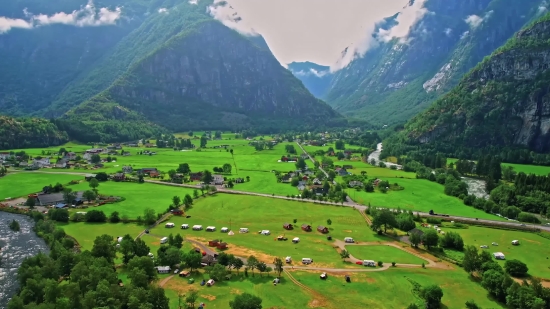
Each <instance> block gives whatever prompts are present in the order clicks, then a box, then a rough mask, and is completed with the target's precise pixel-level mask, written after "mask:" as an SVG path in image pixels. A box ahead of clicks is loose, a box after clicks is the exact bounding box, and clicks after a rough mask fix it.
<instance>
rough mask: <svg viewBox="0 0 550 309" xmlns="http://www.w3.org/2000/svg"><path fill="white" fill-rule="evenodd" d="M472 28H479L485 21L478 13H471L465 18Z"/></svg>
mask: <svg viewBox="0 0 550 309" xmlns="http://www.w3.org/2000/svg"><path fill="white" fill-rule="evenodd" d="M464 21H465V22H466V23H467V24H468V25H470V27H471V28H477V27H479V25H481V23H482V22H483V18H481V17H479V16H477V15H470V16H468V17H466V19H465V20H464Z"/></svg>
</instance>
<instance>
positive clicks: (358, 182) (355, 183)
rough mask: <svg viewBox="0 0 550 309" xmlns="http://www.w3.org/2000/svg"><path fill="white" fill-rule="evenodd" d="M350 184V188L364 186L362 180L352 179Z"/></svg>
mask: <svg viewBox="0 0 550 309" xmlns="http://www.w3.org/2000/svg"><path fill="white" fill-rule="evenodd" d="M348 186H349V187H350V188H355V187H362V186H363V183H362V182H360V181H357V180H352V181H350V182H348Z"/></svg>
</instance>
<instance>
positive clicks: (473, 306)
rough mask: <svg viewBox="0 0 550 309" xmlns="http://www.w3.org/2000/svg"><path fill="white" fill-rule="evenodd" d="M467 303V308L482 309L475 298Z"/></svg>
mask: <svg viewBox="0 0 550 309" xmlns="http://www.w3.org/2000/svg"><path fill="white" fill-rule="evenodd" d="M465 305H466V308H467V309H481V307H479V306H478V305H477V304H476V302H475V301H473V300H469V301H467V302H466V304H465Z"/></svg>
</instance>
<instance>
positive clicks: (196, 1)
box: [189, 0, 199, 4]
mask: <svg viewBox="0 0 550 309" xmlns="http://www.w3.org/2000/svg"><path fill="white" fill-rule="evenodd" d="M198 3H199V0H189V4H198Z"/></svg>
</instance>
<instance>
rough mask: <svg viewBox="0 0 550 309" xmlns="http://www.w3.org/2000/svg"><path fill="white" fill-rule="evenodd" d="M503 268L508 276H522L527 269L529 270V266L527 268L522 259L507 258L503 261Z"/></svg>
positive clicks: (525, 273)
mask: <svg viewBox="0 0 550 309" xmlns="http://www.w3.org/2000/svg"><path fill="white" fill-rule="evenodd" d="M504 270H506V272H507V273H508V274H510V276H514V277H523V276H525V275H527V271H529V268H527V265H525V263H523V262H522V261H519V260H507V261H506V262H505V263H504Z"/></svg>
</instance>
